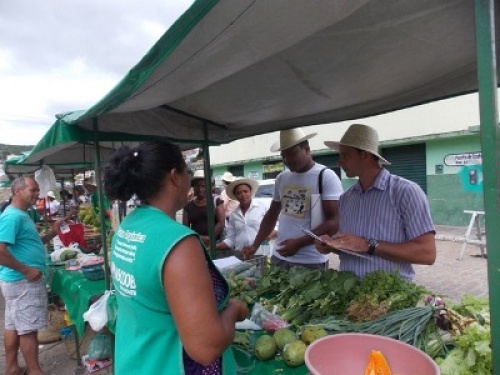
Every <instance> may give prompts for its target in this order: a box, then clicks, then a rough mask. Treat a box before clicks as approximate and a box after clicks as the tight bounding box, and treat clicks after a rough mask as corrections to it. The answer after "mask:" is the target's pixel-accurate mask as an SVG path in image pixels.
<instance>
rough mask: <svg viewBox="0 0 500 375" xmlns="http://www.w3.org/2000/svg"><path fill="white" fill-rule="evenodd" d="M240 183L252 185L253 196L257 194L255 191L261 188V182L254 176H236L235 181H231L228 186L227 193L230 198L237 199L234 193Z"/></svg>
mask: <svg viewBox="0 0 500 375" xmlns="http://www.w3.org/2000/svg"><path fill="white" fill-rule="evenodd" d="M239 185H248V186H250V192H251V194H252V198H253V197H254V196H255V193H256V192H257V189H258V188H259V183H258V182H257V181H256V180H254V179H252V178H236V179H235V180H234V181H233V182H231V183H230V184H229V185H227V186H226V194H227V196H228V197H229V198H231V199H233V200H237V198H236V195H235V194H234V190H235V189H236V187H237V186H239Z"/></svg>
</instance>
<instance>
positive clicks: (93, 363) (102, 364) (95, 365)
mask: <svg viewBox="0 0 500 375" xmlns="http://www.w3.org/2000/svg"><path fill="white" fill-rule="evenodd" d="M82 364H83V365H84V366H85V369H86V370H87V371H88V372H89V374H93V373H94V372H97V371H100V370H102V369H103V368H106V367H109V366H111V360H110V359H100V360H90V359H89V356H88V354H85V355H84V356H83V357H82Z"/></svg>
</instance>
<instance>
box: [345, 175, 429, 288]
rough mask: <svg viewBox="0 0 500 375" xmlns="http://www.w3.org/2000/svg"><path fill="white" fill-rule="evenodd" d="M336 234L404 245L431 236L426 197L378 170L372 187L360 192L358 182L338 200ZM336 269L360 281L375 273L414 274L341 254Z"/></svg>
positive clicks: (405, 266) (401, 266)
mask: <svg viewBox="0 0 500 375" xmlns="http://www.w3.org/2000/svg"><path fill="white" fill-rule="evenodd" d="M339 212H340V227H339V232H341V233H346V234H352V235H355V236H358V237H362V238H365V239H367V240H368V239H375V240H378V241H386V242H391V243H405V242H408V241H411V240H413V239H415V238H417V237H419V236H421V235H423V234H425V233H428V232H435V231H434V224H433V223H432V218H431V215H430V209H429V204H428V202H427V197H426V196H425V193H424V192H423V191H422V189H421V188H420V186H418V185H417V184H416V183H414V182H412V181H409V180H406V179H404V178H402V177H399V176H396V175H392V174H390V173H389V172H388V171H387V170H386V169H382V170H381V171H380V173H379V174H378V176H377V178H376V180H375V183H374V184H373V186H372V187H370V188H369V189H368V190H367V191H363V189H362V187H361V185H360V183H359V182H358V183H357V184H355V185H354V186H352V187H351V188H350V189H349V190H347V191H346V192H345V193H344V194H343V195H342V196H341V197H340V200H339ZM339 256H340V269H341V270H345V271H353V272H355V273H356V274H357V275H358V276H360V277H363V276H364V275H366V274H367V273H370V272H373V271H375V270H385V271H388V272H390V271H393V270H395V269H396V270H398V271H399V273H400V275H401V276H402V277H403V278H405V279H412V278H413V276H414V275H415V271H414V270H413V267H412V265H411V264H410V263H406V262H398V261H392V260H388V259H384V258H382V257H379V256H377V255H373V256H372V257H371V260H366V259H362V258H359V257H355V256H352V255H349V254H344V253H341V254H340V255H339Z"/></svg>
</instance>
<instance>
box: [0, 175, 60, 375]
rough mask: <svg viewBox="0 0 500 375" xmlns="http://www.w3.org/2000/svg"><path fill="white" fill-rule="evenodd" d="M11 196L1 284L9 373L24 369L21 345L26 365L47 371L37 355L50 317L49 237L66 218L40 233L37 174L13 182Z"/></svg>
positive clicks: (1, 234)
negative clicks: (33, 210)
mask: <svg viewBox="0 0 500 375" xmlns="http://www.w3.org/2000/svg"><path fill="white" fill-rule="evenodd" d="M11 191H12V202H11V204H10V205H9V206H7V208H6V209H5V211H4V212H3V213H2V214H1V215H0V288H1V290H2V293H3V296H4V298H5V334H4V339H5V340H4V344H5V373H6V374H22V373H24V371H25V370H23V369H22V368H21V367H20V366H19V363H18V360H17V352H18V350H19V349H21V353H22V354H23V357H24V361H25V363H26V371H27V372H28V373H29V374H32V375H33V374H34V375H40V374H43V372H42V370H41V368H40V363H39V360H38V337H37V331H38V330H39V329H41V328H44V327H45V326H46V323H47V292H46V289H45V280H44V277H43V275H44V271H45V248H44V243H46V242H48V241H50V240H51V239H52V238H54V237H55V236H56V235H58V234H59V232H60V229H59V225H60V223H61V220H58V221H56V222H54V224H52V226H51V227H50V231H49V233H48V234H46V235H44V236H42V237H40V236H39V234H38V232H37V230H36V227H35V223H34V222H33V220H32V219H31V217H30V216H29V214H28V212H27V211H28V210H29V208H30V207H31V206H33V204H35V202H36V200H37V198H38V195H39V193H40V189H39V187H38V183H37V182H36V181H35V179H33V178H32V177H19V178H17V179H16V180H15V181H14V182H13V183H12V185H11Z"/></svg>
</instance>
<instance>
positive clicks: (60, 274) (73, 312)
mask: <svg viewBox="0 0 500 375" xmlns="http://www.w3.org/2000/svg"><path fill="white" fill-rule="evenodd" d="M50 267H51V268H53V269H52V270H51V271H53V275H51V278H52V282H51V284H50V289H51V291H52V292H53V293H55V294H57V295H58V296H60V297H61V298H62V299H63V301H64V303H65V304H66V308H67V311H68V315H69V318H70V319H71V321H72V322H73V323H74V324H75V327H76V331H77V332H78V335H79V336H83V334H84V333H85V321H84V320H83V313H84V312H85V311H87V310H88V308H89V305H90V299H91V298H92V297H94V296H100V295H102V294H104V291H105V283H104V280H97V281H91V280H87V279H86V278H85V276H83V274H82V273H81V272H80V271H66V270H65V269H64V268H62V267H54V266H50Z"/></svg>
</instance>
